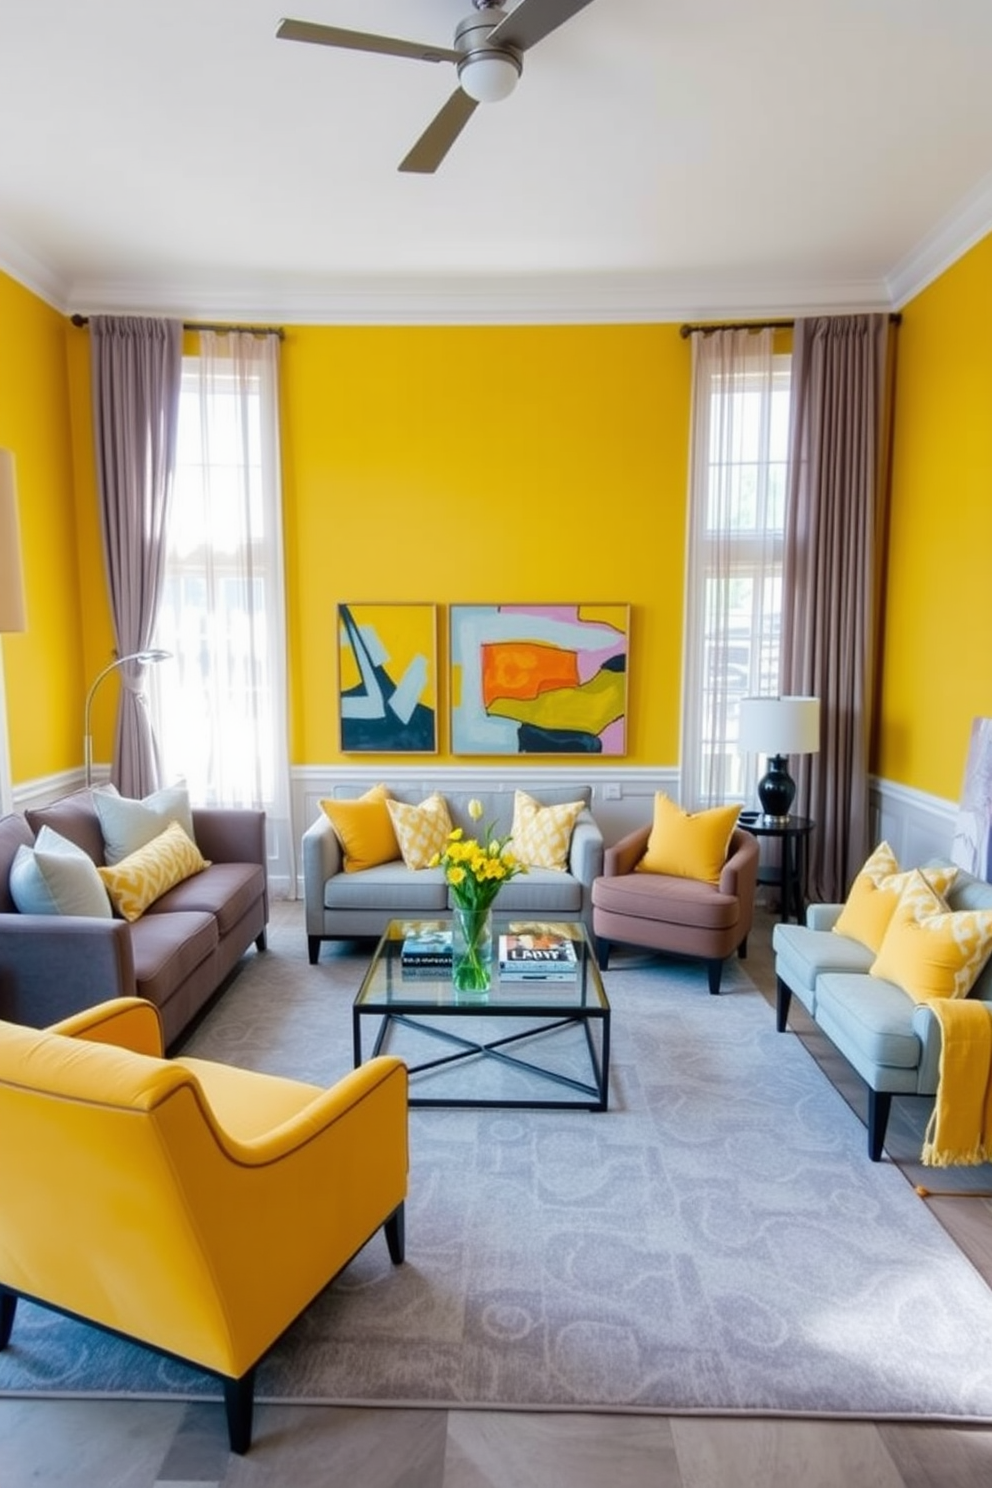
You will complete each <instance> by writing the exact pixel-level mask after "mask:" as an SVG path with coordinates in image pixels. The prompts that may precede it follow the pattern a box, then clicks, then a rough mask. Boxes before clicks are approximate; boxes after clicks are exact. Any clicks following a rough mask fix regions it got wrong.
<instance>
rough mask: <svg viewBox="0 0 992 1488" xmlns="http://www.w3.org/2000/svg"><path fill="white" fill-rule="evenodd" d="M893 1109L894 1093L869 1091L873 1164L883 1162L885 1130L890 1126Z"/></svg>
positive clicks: (869, 1154)
mask: <svg viewBox="0 0 992 1488" xmlns="http://www.w3.org/2000/svg"><path fill="white" fill-rule="evenodd" d="M891 1109H892V1092H891V1091H889V1090H869V1092H868V1156H869V1157H870V1158H871V1160H872V1162H881V1160H882V1147H883V1146H884V1144H885V1128H886V1127H887V1126H888V1124H889V1111H890V1110H891Z"/></svg>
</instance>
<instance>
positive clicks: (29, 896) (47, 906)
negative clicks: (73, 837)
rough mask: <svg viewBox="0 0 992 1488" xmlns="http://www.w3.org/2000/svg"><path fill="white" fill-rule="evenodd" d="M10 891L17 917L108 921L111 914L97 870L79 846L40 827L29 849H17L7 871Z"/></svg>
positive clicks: (24, 847) (46, 828)
mask: <svg viewBox="0 0 992 1488" xmlns="http://www.w3.org/2000/svg"><path fill="white" fill-rule="evenodd" d="M10 892H11V896H12V898H13V900H14V903H15V904H16V906H17V908H18V910H19V911H20V913H21V914H52V915H85V916H88V917H89V918H91V919H101V920H109V919H110V918H111V916H112V914H113V911H112V910H111V907H110V900H109V899H108V897H107V890H106V889H105V888H104V886H103V884H102V883H101V881H100V871H99V869H98V868H97V866H96V864H95V863H94V862H93V860H92V859H91V858H90V856H89V854H88V853H85V852H84V851H83V849H82V848H81V847H77V846H76V844H75V843H74V842H70V841H69V839H68V837H61V836H60V835H59V833H58V832H53V831H52V829H51V827H42V829H41V831H40V832H39V833H38V836H37V839H36V841H35V844H34V846H33V847H26V846H23V845H22V846H21V847H19V848H18V849H17V852H16V854H15V856H14V861H13V863H12V864H11V869H10Z"/></svg>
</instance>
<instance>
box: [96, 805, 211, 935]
mask: <svg viewBox="0 0 992 1488" xmlns="http://www.w3.org/2000/svg"><path fill="white" fill-rule="evenodd" d="M209 867H210V864H209V862H208V861H207V859H206V858H205V857H204V856H203V854H202V853H201V852H200V849H199V848H198V847H197V845H196V843H195V842H191V841H190V839H189V838H188V837H187V835H186V833H185V832H184V831H183V829H182V827H181V826H180V825H179V823H178V822H171V823H170V824H169V826H167V827H166V829H165V831H164V832H160V833H159V835H158V836H157V837H155V838H153V839H152V841H151V842H146V843H145V845H144V847H139V848H138V851H137V852H133V853H131V854H130V856H129V857H126V858H122V859H121V861H120V862H119V863H115V864H114V865H113V867H112V868H98V869H97V872H98V873H99V875H100V877H101V878H102V879H103V881H104V883H105V884H106V886H107V893H108V894H109V895H110V898H111V900H112V901H113V905H114V908H115V909H117V910H118V911H119V912H120V913H121V914H122V915H123V916H124V918H125V919H126V920H136V919H137V918H138V916H139V915H142V914H144V912H145V910H146V909H147V908H148V906H149V904H154V902H155V900H156V899H160V898H161V897H162V895H163V894H164V893H165V892H166V890H168V889H173V888H175V886H176V884H178V883H182V881H183V879H184V878H192V876H193V874H194V873H200V872H201V871H202V869H204V868H209Z"/></svg>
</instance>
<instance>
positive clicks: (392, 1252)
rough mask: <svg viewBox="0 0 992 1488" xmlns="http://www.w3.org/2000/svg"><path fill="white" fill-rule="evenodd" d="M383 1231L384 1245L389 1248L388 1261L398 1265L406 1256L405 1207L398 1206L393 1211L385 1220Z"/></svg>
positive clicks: (403, 1205) (402, 1205)
mask: <svg viewBox="0 0 992 1488" xmlns="http://www.w3.org/2000/svg"><path fill="white" fill-rule="evenodd" d="M383 1229H384V1230H385V1232H386V1244H387V1245H388V1247H389V1259H390V1260H391V1261H392V1263H393V1265H394V1266H398V1265H400V1263H401V1262H402V1260H403V1257H404V1256H405V1255H406V1205H405V1204H400V1205H399V1206H398V1207H397V1208H396V1209H394V1210H393V1212H392V1214H391V1215H390V1216H389V1218H388V1219H387V1220H386V1223H385V1225H384V1226H383Z"/></svg>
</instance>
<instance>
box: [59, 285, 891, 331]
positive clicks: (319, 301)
mask: <svg viewBox="0 0 992 1488" xmlns="http://www.w3.org/2000/svg"><path fill="white" fill-rule="evenodd" d="M70 301H71V303H70V312H71V313H79V314H83V315H95V314H101V313H102V314H131V315H136V314H146V315H151V314H154V315H181V316H183V317H184V318H186V319H196V318H197V317H201V318H210V319H220V320H223V319H225V318H226V319H230V320H232V321H234V320H264V321H279V322H282V323H285V324H290V325H445V324H447V325H520V324H524V325H549V324H552V325H554V324H561V325H564V324H575V323H581V324H623V323H642V324H643V323H645V322H670V321H679V320H686V319H689V320H701V319H703V320H705V319H721V318H726V317H728V316H738V317H742V318H754V317H759V316H768V317H781V316H795V315H818V314H842V313H845V312H847V313H852V312H855V311H867V310H887V309H889V308H890V305H889V298H888V291H887V288H886V285H885V282H884V280H882V279H878V280H852V281H848V282H843V283H838V284H833V285H829V284H828V285H823V284H801V283H798V282H796V283H792V284H790V283H788V282H783V281H780V280H779V281H776V282H775V283H774V284H773V285H770V284H766V283H759V282H753V283H747V282H739V281H738V282H731V281H723V282H721V281H718V280H713V281H712V282H707V281H704V280H702V279H700V280H699V281H696V282H688V281H686V280H684V279H681V280H678V279H674V278H672V277H668V276H665V275H664V274H648V273H604V274H575V273H562V274H534V275H527V274H516V275H510V274H507V275H472V276H468V275H466V276H462V277H455V276H452V275H450V274H445V275H440V274H437V275H435V274H424V275H419V276H396V277H394V276H391V275H380V276H371V277H370V276H340V277H337V278H334V279H329V280H327V281H324V282H322V283H320V284H309V285H301V284H300V283H299V281H293V280H287V281H286V282H285V283H282V284H278V283H276V284H271V285H269V286H266V287H265V288H264V289H261V290H259V289H255V288H253V287H252V286H249V285H245V286H243V287H241V288H239V287H237V285H236V284H234V285H232V281H231V277H230V276H227V277H225V279H224V280H223V282H220V281H218V282H217V283H216V284H213V285H211V284H209V283H203V282H201V283H199V284H197V285H196V286H193V285H191V284H182V283H174V284H171V285H168V284H161V283H160V284H157V285H155V286H151V285H142V284H138V283H116V284H115V283H109V282H96V281H94V282H92V283H82V282H81V283H78V284H76V285H74V286H73V289H72V293H71V296H70Z"/></svg>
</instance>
